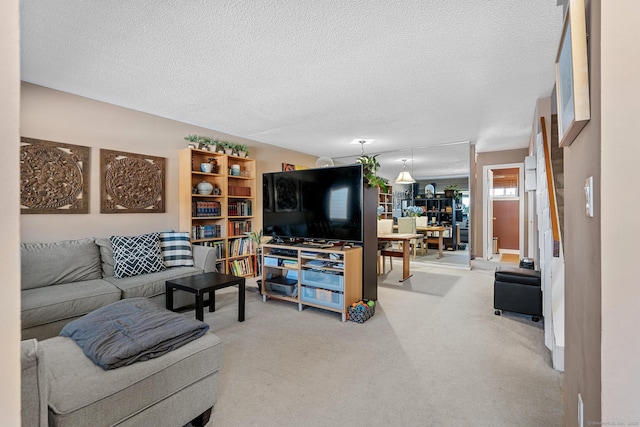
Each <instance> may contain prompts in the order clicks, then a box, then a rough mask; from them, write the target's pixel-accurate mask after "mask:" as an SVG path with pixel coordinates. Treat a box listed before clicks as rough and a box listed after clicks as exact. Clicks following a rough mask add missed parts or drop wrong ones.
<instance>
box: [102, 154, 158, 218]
mask: <svg viewBox="0 0 640 427" xmlns="http://www.w3.org/2000/svg"><path fill="white" fill-rule="evenodd" d="M165 162H166V159H165V158H164V157H153V156H145V155H143V154H133V153H125V152H121V151H112V150H103V149H101V150H100V188H101V191H102V193H101V200H100V212H101V213H163V212H164V180H165V178H164V177H165Z"/></svg>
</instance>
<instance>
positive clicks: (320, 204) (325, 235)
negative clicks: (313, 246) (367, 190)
mask: <svg viewBox="0 0 640 427" xmlns="http://www.w3.org/2000/svg"><path fill="white" fill-rule="evenodd" d="M362 192H363V180H362V165H348V166H336V167H327V168H315V169H300V170H294V171H288V172H270V173H265V174H263V175H262V196H263V198H262V202H263V209H262V222H263V233H264V234H265V235H266V236H272V237H277V238H280V239H283V240H284V239H288V240H292V239H305V240H312V241H327V242H328V241H342V242H355V243H361V242H362V240H363V237H362V235H363V233H362V214H363V210H362V203H363V193H362Z"/></svg>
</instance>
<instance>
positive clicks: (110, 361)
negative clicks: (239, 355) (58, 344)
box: [60, 298, 209, 370]
mask: <svg viewBox="0 0 640 427" xmlns="http://www.w3.org/2000/svg"><path fill="white" fill-rule="evenodd" d="M208 329H209V325H207V324H206V323H204V322H201V321H199V320H196V319H192V318H188V317H185V316H183V315H181V314H179V313H174V312H172V311H169V310H166V309H164V308H162V307H160V306H159V305H157V304H154V303H152V302H150V301H149V300H148V299H147V298H129V299H124V300H120V301H117V302H114V303H112V304H109V305H106V306H104V307H102V308H99V309H97V310H95V311H93V312H91V313H89V314H87V315H85V316H83V317H81V318H79V319H76V320H74V321H72V322H70V323H68V324H67V325H66V326H65V327H64V328H63V329H62V332H60V335H61V336H63V337H69V338H71V339H73V340H74V341H75V342H76V343H77V344H78V345H79V346H80V348H82V351H83V352H84V354H86V355H87V357H88V358H89V359H91V360H92V361H93V363H95V364H96V365H98V366H100V367H101V368H102V369H105V370H107V369H115V368H119V367H121V366H126V365H130V364H132V363H135V362H138V361H142V360H148V359H152V358H154V357H160V356H162V355H163V354H165V353H167V352H169V351H171V350H174V349H176V348H178V347H181V346H183V345H185V344H187V343H188V342H190V341H193V340H195V339H197V338H200V337H201V336H202V335H204V334H205V333H206V332H207V330H208Z"/></svg>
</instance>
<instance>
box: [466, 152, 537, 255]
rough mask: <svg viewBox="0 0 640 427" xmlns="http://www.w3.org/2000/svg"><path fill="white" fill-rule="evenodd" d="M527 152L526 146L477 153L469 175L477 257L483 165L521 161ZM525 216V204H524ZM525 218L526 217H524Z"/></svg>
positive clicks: (481, 240)
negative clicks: (472, 191) (472, 192)
mask: <svg viewBox="0 0 640 427" xmlns="http://www.w3.org/2000/svg"><path fill="white" fill-rule="evenodd" d="M528 153H529V149H528V148H522V149H519V150H504V151H491V152H487V153H477V155H476V160H475V165H474V167H473V171H474V174H473V175H471V178H470V185H471V187H472V188H473V189H474V196H473V199H472V205H471V206H472V207H471V217H472V221H471V227H472V228H473V230H474V232H473V235H472V238H473V244H472V250H473V254H472V255H475V256H476V257H477V258H482V257H483V256H484V253H483V249H484V248H483V246H484V245H483V244H482V242H483V235H482V214H483V207H484V201H483V191H484V183H483V181H482V173H483V168H484V166H487V165H502V164H508V163H523V162H524V158H525V157H526V156H527V154H528ZM525 217H526V206H525ZM525 220H526V218H525Z"/></svg>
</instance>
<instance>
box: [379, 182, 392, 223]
mask: <svg viewBox="0 0 640 427" xmlns="http://www.w3.org/2000/svg"><path fill="white" fill-rule="evenodd" d="M378 206H382V207H383V208H384V212H383V213H382V215H380V219H393V189H392V188H391V186H390V185H389V186H387V192H386V193H383V192H381V191H378Z"/></svg>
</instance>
